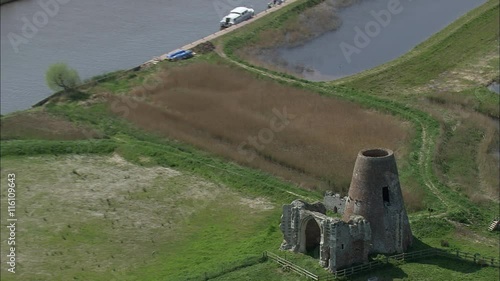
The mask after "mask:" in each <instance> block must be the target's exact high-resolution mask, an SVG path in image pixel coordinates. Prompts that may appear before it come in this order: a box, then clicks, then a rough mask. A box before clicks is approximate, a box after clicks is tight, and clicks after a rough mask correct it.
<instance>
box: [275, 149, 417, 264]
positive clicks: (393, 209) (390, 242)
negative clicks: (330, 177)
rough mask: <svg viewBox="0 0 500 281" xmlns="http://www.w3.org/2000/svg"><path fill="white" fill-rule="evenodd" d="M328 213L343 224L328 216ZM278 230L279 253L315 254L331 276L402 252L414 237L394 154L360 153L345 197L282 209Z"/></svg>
mask: <svg viewBox="0 0 500 281" xmlns="http://www.w3.org/2000/svg"><path fill="white" fill-rule="evenodd" d="M327 210H330V211H332V212H335V213H340V214H342V219H339V218H333V217H329V216H327V215H326V212H327ZM280 228H281V231H282V232H283V236H284V240H283V243H282V244H281V249H282V250H289V251H293V252H300V253H315V254H314V255H315V256H318V257H319V262H320V264H321V265H322V266H323V267H325V268H327V269H328V270H330V271H332V272H333V271H336V270H338V269H342V268H345V267H348V266H350V265H353V264H357V263H364V262H367V261H368V255H369V254H374V253H381V254H394V253H401V252H404V251H406V250H407V248H408V247H409V246H410V245H411V242H412V233H411V229H410V224H409V221H408V216H407V214H406V210H405V207H404V202H403V196H402V194H401V187H400V184H399V176H398V170H397V167H396V160H395V158H394V154H393V152H392V151H391V150H388V149H369V150H363V151H361V152H359V154H358V157H357V159H356V163H355V165H354V171H353V174H352V181H351V185H350V187H349V192H348V195H347V196H346V197H341V196H340V195H338V194H331V193H327V194H326V195H325V198H324V202H316V203H312V204H309V203H307V202H304V201H302V200H295V201H293V202H292V203H291V204H289V205H284V206H283V215H282V217H281V225H280Z"/></svg>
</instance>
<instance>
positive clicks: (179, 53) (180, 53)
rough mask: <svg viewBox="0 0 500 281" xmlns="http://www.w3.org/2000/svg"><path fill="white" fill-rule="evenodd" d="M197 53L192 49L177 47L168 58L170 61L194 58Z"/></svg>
mask: <svg viewBox="0 0 500 281" xmlns="http://www.w3.org/2000/svg"><path fill="white" fill-rule="evenodd" d="M194 55H195V53H194V52H193V51H191V50H181V49H177V50H175V51H172V52H170V53H168V54H167V59H168V60H169V61H177V60H184V59H189V58H192V57H193V56H194Z"/></svg>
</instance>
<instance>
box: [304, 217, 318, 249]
mask: <svg viewBox="0 0 500 281" xmlns="http://www.w3.org/2000/svg"><path fill="white" fill-rule="evenodd" d="M304 234H305V250H306V254H308V255H310V256H312V257H313V258H319V246H320V242H321V229H320V227H319V225H318V223H317V222H316V220H315V219H313V218H311V219H309V220H308V221H307V223H306V228H305V231H304Z"/></svg>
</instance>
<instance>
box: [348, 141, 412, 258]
mask: <svg viewBox="0 0 500 281" xmlns="http://www.w3.org/2000/svg"><path fill="white" fill-rule="evenodd" d="M353 215H359V216H363V217H364V218H365V219H366V220H367V221H368V222H370V226H371V231H372V246H371V250H370V252H371V253H383V254H391V253H396V252H398V253H400V252H404V251H406V250H407V248H408V247H409V246H410V245H411V242H412V233H411V229H410V223H409V221H408V216H407V214H406V210H405V206H404V202H403V196H402V193H401V186H400V184H399V176H398V169H397V166H396V160H395V158H394V154H393V152H392V151H391V150H389V149H368V150H362V151H360V152H359V153H358V157H357V159H356V164H355V165H354V171H353V174H352V180H351V186H350V187H349V196H348V199H347V202H346V206H345V211H344V215H343V220H344V221H348V220H349V219H350V217H351V216H353Z"/></svg>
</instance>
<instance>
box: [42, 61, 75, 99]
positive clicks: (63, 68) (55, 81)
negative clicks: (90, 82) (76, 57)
mask: <svg viewBox="0 0 500 281" xmlns="http://www.w3.org/2000/svg"><path fill="white" fill-rule="evenodd" d="M45 80H46V82H47V86H49V88H50V89H51V90H53V91H60V90H64V91H70V92H71V91H72V90H74V89H75V87H76V86H78V84H80V76H79V75H78V72H76V70H74V69H72V68H69V67H68V66H67V65H66V64H65V63H56V64H53V65H51V66H50V67H49V69H48V70H47V73H45Z"/></svg>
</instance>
